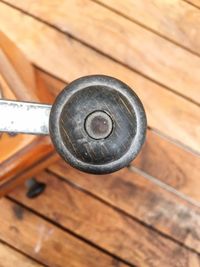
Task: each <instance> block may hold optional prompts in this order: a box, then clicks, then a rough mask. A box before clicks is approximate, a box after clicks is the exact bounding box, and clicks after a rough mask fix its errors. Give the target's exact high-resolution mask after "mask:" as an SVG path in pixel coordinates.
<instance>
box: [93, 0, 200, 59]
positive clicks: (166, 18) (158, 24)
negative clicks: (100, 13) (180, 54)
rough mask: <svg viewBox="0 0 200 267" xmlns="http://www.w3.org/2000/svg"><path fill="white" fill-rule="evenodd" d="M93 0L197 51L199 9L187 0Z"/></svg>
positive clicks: (199, 39)
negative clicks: (186, 0) (185, 0)
mask: <svg viewBox="0 0 200 267" xmlns="http://www.w3.org/2000/svg"><path fill="white" fill-rule="evenodd" d="M197 1H198V2H199V0H197ZM97 2H99V3H101V4H104V5H105V6H107V7H108V8H111V9H112V10H115V11H116V12H119V13H120V14H122V15H123V16H125V17H128V18H129V19H130V20H133V21H136V22H138V23H141V24H142V25H144V26H145V27H147V28H148V29H150V30H152V31H155V32H156V33H158V34H160V35H161V36H164V37H166V38H168V39H170V40H171V41H173V42H176V43H177V44H178V45H180V46H183V47H185V48H186V49H189V50H191V51H193V52H194V53H197V54H199V55H200V38H199V35H200V26H199V25H200V11H199V10H198V9H197V8H195V7H194V6H192V5H190V4H188V3H187V2H184V1H182V0H176V1H162V0H142V1H137V0H126V1H123V0H119V1H117V4H115V3H116V1H114V0H108V1H107V0H97ZM199 5H200V4H199Z"/></svg>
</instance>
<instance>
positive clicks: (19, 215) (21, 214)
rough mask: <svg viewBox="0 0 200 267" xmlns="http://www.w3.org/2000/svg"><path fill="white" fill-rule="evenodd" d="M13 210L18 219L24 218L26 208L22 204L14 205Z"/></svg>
mask: <svg viewBox="0 0 200 267" xmlns="http://www.w3.org/2000/svg"><path fill="white" fill-rule="evenodd" d="M12 210H13V213H14V215H15V217H16V218H17V219H18V220H20V221H21V220H23V218H24V208H22V207H21V206H19V205H17V204H16V205H13V207H12Z"/></svg>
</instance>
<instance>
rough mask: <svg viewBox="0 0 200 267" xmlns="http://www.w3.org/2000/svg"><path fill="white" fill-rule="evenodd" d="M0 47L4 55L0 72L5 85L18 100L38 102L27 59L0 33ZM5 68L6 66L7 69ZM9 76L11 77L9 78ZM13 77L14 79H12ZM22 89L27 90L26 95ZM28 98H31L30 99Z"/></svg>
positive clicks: (33, 78) (32, 71) (32, 75)
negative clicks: (5, 79) (7, 84)
mask: <svg viewBox="0 0 200 267" xmlns="http://www.w3.org/2000/svg"><path fill="white" fill-rule="evenodd" d="M0 47H1V49H2V50H3V52H4V53H5V55H4V62H3V59H1V64H2V65H3V66H2V67H1V69H0V71H1V73H4V76H5V77H7V83H9V84H10V88H11V89H12V90H13V93H15V96H16V97H17V98H18V99H20V100H27V101H28V100H33V99H35V100H38V94H37V92H36V84H35V73H34V69H33V66H32V65H31V64H30V62H29V61H28V59H26V57H25V56H24V54H23V53H22V52H21V51H20V50H19V49H18V48H17V47H16V45H15V44H14V43H13V42H11V40H9V39H8V37H7V36H6V35H5V34H3V33H2V32H0ZM6 66H8V67H7V69H6ZM13 73H14V74H13ZM10 75H11V77H9V76H10ZM13 76H14V78H15V79H13ZM16 79H17V80H19V81H20V85H21V86H20V87H19V86H17V87H16V84H15V80H16ZM24 87H26V88H29V94H27V90H26V89H24ZM30 97H32V99H31V98H30Z"/></svg>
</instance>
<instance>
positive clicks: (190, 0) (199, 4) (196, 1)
mask: <svg viewBox="0 0 200 267" xmlns="http://www.w3.org/2000/svg"><path fill="white" fill-rule="evenodd" d="M184 1H185V2H187V3H191V4H193V5H194V6H196V7H200V2H199V0H184Z"/></svg>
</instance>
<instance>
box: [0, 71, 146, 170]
mask: <svg viewBox="0 0 200 267" xmlns="http://www.w3.org/2000/svg"><path fill="white" fill-rule="evenodd" d="M146 127H147V122H146V115H145V111H144V108H143V106H142V103H141V101H140V100H139V98H138V97H137V95H136V94H135V93H134V92H133V90H132V89H131V88H130V87H128V86H127V85H126V84H124V83H123V82H121V81H119V80H117V79H115V78H112V77H108V76H104V75H92V76H86V77H82V78H80V79H77V80H75V81H73V82H72V83H70V84H69V85H68V86H67V87H66V88H64V90H63V91H62V92H61V93H60V94H59V95H58V97H57V98H56V100H55V102H54V104H53V106H50V105H43V104H37V103H27V102H18V101H7V100H0V132H15V133H28V134H43V135H44V134H50V137H51V140H52V142H53V144H54V146H55V148H56V150H57V152H58V153H59V154H60V155H61V157H62V158H63V159H64V160H65V161H67V162H69V163H70V164H71V165H72V166H74V167H75V168H77V169H80V170H82V171H85V172H89V173H95V174H104V173H111V172H113V171H117V170H119V169H121V168H123V167H125V166H127V165H128V164H129V163H130V161H132V160H133V159H134V158H135V157H136V156H137V154H138V153H139V151H140V149H141V147H142V145H143V143H144V140H145V135H146Z"/></svg>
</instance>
